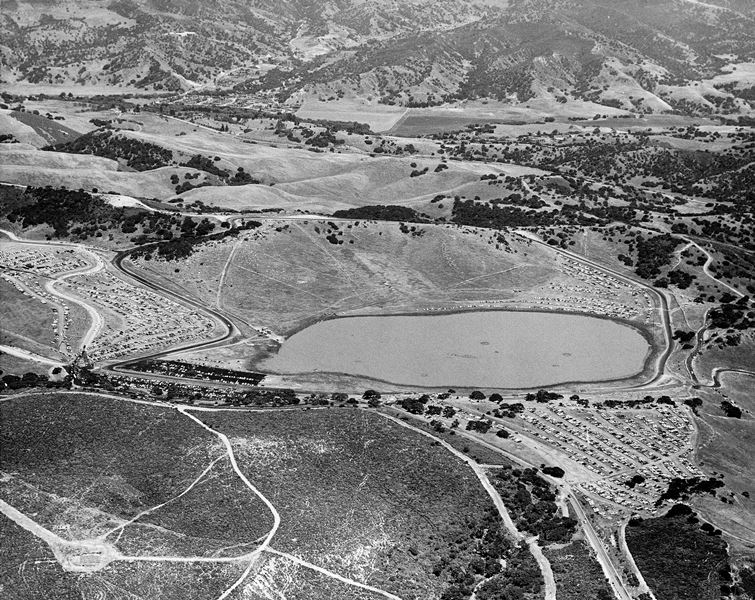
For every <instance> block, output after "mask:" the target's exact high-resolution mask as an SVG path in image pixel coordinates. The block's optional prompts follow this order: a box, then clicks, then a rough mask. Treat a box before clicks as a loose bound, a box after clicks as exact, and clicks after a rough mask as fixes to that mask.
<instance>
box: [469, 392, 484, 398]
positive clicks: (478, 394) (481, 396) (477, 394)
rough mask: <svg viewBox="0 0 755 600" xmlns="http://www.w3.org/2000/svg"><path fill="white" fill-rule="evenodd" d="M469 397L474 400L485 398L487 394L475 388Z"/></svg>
mask: <svg viewBox="0 0 755 600" xmlns="http://www.w3.org/2000/svg"><path fill="white" fill-rule="evenodd" d="M469 397H470V398H471V399H472V400H485V394H483V393H482V392H481V391H480V390H475V391H473V392H472V393H471V394H469Z"/></svg>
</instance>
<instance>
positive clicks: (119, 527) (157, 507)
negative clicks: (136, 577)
mask: <svg viewBox="0 0 755 600" xmlns="http://www.w3.org/2000/svg"><path fill="white" fill-rule="evenodd" d="M225 458H226V456H219V457H218V458H216V459H215V460H213V461H212V462H211V463H210V464H209V465H207V467H205V469H204V470H203V471H202V473H200V475H199V477H197V478H196V479H195V480H194V481H192V482H191V485H189V487H187V488H186V489H185V490H184V491H182V492H181V493H180V494H178V495H177V496H173V498H170V499H169V500H166V501H165V502H163V503H162V504H158V505H157V506H153V507H151V508H148V509H146V510H143V511H142V512H140V513H139V514H138V515H136V516H135V517H133V518H132V519H130V520H128V521H126V522H125V523H123V524H121V525H118V527H113V529H111V530H110V531H107V532H106V533H103V534H102V535H101V536H100V538H101V539H103V540H104V539H105V538H106V537H108V536H110V535H112V534H114V533H115V532H116V531H120V532H121V533H123V530H124V529H125V528H126V527H128V526H129V525H131V524H132V523H134V522H136V521H138V520H139V519H141V518H142V517H145V516H147V515H148V514H150V513H151V512H154V511H156V510H157V509H159V508H162V507H163V506H165V505H167V504H170V503H171V502H173V501H175V500H178V499H179V498H180V497H181V496H184V495H186V494H188V493H189V492H190V491H191V490H192V489H193V488H194V487H195V486H196V485H197V484H198V483H199V482H200V481H202V479H204V476H205V475H207V473H209V472H210V471H211V470H212V468H213V467H214V466H215V464H216V463H217V462H219V461H221V460H223V459H225ZM120 537H121V534H120V533H119V534H118V538H117V539H116V541H115V543H118V540H119V539H120Z"/></svg>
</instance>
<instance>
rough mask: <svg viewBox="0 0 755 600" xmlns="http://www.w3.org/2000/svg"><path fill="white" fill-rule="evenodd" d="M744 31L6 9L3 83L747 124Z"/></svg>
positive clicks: (601, 15)
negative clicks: (667, 115)
mask: <svg viewBox="0 0 755 600" xmlns="http://www.w3.org/2000/svg"><path fill="white" fill-rule="evenodd" d="M752 31H755V10H754V9H753V5H752V4H751V3H748V2H743V1H739V0H736V1H735V0H730V1H727V0H717V1H716V2H702V1H697V0H663V1H660V2H648V1H647V0H629V1H619V0H510V1H507V0H484V1H479V0H461V1H459V0H443V1H441V2H431V1H430V0H412V1H411V2H396V1H395V0H379V1H372V2H365V1H363V0H338V1H336V0H330V1H327V2H310V1H308V0H289V1H287V2H280V3H273V2H269V1H267V0H256V1H254V2H240V1H238V0H214V1H212V2H198V1H196V0H117V1H114V2H112V1H109V0H108V1H105V0H90V1H89V2H74V1H71V0H64V1H62V2H56V3H54V4H51V3H48V2H38V1H32V2H21V1H19V0H12V1H10V2H7V3H5V6H4V12H3V16H2V19H1V20H0V34H2V38H3V40H4V44H3V45H2V46H0V52H1V53H2V61H1V63H0V64H1V66H2V73H1V77H2V82H3V83H4V84H6V85H7V84H23V83H25V84H37V85H45V86H53V88H57V87H59V88H60V89H61V90H65V91H66V92H68V91H69V90H71V89H73V90H76V89H77V88H80V89H92V88H94V89H101V90H110V91H111V92H112V90H113V89H115V90H120V91H135V90H148V91H152V92H165V91H169V92H183V91H190V90H204V91H208V90H233V91H235V92H237V93H241V94H249V95H262V96H264V97H266V98H267V99H268V100H272V99H277V100H279V101H283V102H286V103H289V104H294V105H296V104H300V103H301V101H302V100H303V99H304V98H320V99H323V100H328V99H335V98H349V97H355V98H371V99H380V100H381V101H382V102H383V103H387V104H396V105H402V106H428V105H439V104H442V103H445V102H449V101H457V100H465V99H475V98H488V99H496V100H503V101H507V102H514V103H526V102H528V101H530V100H532V99H543V98H545V99H550V100H552V101H554V102H556V103H562V104H565V103H568V102H570V101H575V100H581V101H591V102H596V103H598V104H601V105H604V106H610V107H614V108H622V109H628V110H632V111H636V112H645V113H655V112H669V111H677V112H681V113H688V114H689V113H691V114H743V113H749V112H750V111H751V109H752V104H751V103H752V101H753V100H752V97H753V93H752V90H753V84H754V83H755V82H754V81H753V79H755V78H753V76H752V73H751V70H750V69H747V68H745V67H746V66H747V65H748V64H749V63H751V62H752V60H753V56H755V36H753V34H752Z"/></svg>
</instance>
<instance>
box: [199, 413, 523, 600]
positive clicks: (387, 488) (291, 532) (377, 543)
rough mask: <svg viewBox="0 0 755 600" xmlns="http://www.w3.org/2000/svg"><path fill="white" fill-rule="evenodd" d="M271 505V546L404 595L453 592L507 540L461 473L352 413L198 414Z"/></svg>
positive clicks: (377, 421) (454, 463) (448, 460)
mask: <svg viewBox="0 0 755 600" xmlns="http://www.w3.org/2000/svg"><path fill="white" fill-rule="evenodd" d="M203 419H204V420H205V421H206V422H207V423H208V424H209V425H210V426H212V427H213V428H215V429H217V430H219V431H222V432H223V433H225V434H226V435H228V436H229V438H230V439H231V443H232V444H233V447H234V451H235V452H236V456H237V460H238V462H239V465H240V467H241V469H242V470H243V471H244V472H245V473H246V474H247V476H248V477H250V479H252V481H254V484H255V485H256V486H258V488H259V489H260V490H261V491H262V493H263V494H265V495H266V496H267V497H268V498H269V499H270V501H271V502H272V503H273V504H274V505H275V506H276V507H277V509H278V511H279V512H280V514H281V518H282V525H281V528H280V530H279V531H278V533H277V535H276V537H275V538H274V540H273V547H275V548H276V549H280V550H286V551H289V552H295V553H297V554H298V555H300V556H302V557H303V558H305V559H306V560H308V561H310V562H313V563H315V564H318V565H320V566H323V567H326V568H328V569H330V570H332V571H335V572H336V573H339V574H341V575H343V576H347V577H351V578H353V579H356V580H357V581H362V582H366V583H368V584H369V585H373V586H376V587H379V588H381V589H385V590H387V591H390V592H392V593H395V594H397V595H399V596H401V597H402V598H406V599H412V598H428V597H430V598H439V597H443V598H446V599H448V600H450V599H451V598H455V597H456V596H453V595H444V594H446V593H448V594H450V593H451V592H450V591H449V590H453V589H456V588H457V587H459V586H462V587H463V589H464V590H467V592H466V593H467V596H468V595H469V593H470V592H471V588H472V586H473V585H474V584H475V582H480V581H481V580H482V578H484V577H486V576H487V577H490V576H492V575H493V574H495V573H496V572H497V570H498V569H500V563H499V558H502V557H504V556H506V555H507V553H508V552H509V550H510V543H509V542H508V541H507V540H506V539H505V538H504V537H503V535H504V534H503V531H504V529H503V525H502V523H501V522H500V518H499V516H498V513H497V512H496V511H495V509H494V507H493V505H492V503H491V501H490V499H489V497H488V495H487V493H486V492H485V490H484V489H483V488H482V486H481V485H480V483H479V481H478V480H477V477H476V476H475V475H474V473H473V472H472V470H471V469H469V467H468V466H467V465H465V464H464V463H462V462H461V461H459V460H458V459H456V458H454V457H453V456H452V455H451V454H450V453H448V451H446V450H444V449H443V448H441V447H439V446H438V445H436V444H434V443H433V442H432V441H430V440H428V439H427V438H425V437H422V436H419V435H417V434H416V433H413V432H411V431H409V430H407V429H404V428H402V427H400V426H398V425H396V424H393V423H391V422H390V421H388V420H387V419H385V418H384V417H381V416H380V415H378V414H375V413H370V412H366V411H360V410H357V409H322V410H311V411H304V412H301V411H297V412H286V413H268V412H266V413H255V414H251V413H213V414H203Z"/></svg>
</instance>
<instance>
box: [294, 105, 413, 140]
mask: <svg viewBox="0 0 755 600" xmlns="http://www.w3.org/2000/svg"><path fill="white" fill-rule="evenodd" d="M405 112H406V109H405V108H403V107H401V106H387V105H384V104H366V103H363V102H358V101H356V100H352V101H349V100H340V101H336V102H318V101H316V100H311V99H308V100H307V101H306V102H304V104H302V106H301V108H300V109H299V110H298V111H296V116H297V117H299V118H302V119H325V120H330V121H356V122H357V123H367V124H368V125H369V126H370V129H371V130H372V131H374V132H376V133H379V132H382V131H388V130H389V129H390V128H391V127H393V126H394V125H395V124H396V122H397V121H398V120H399V119H400V118H401V116H402V115H403V114H404V113H405Z"/></svg>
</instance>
